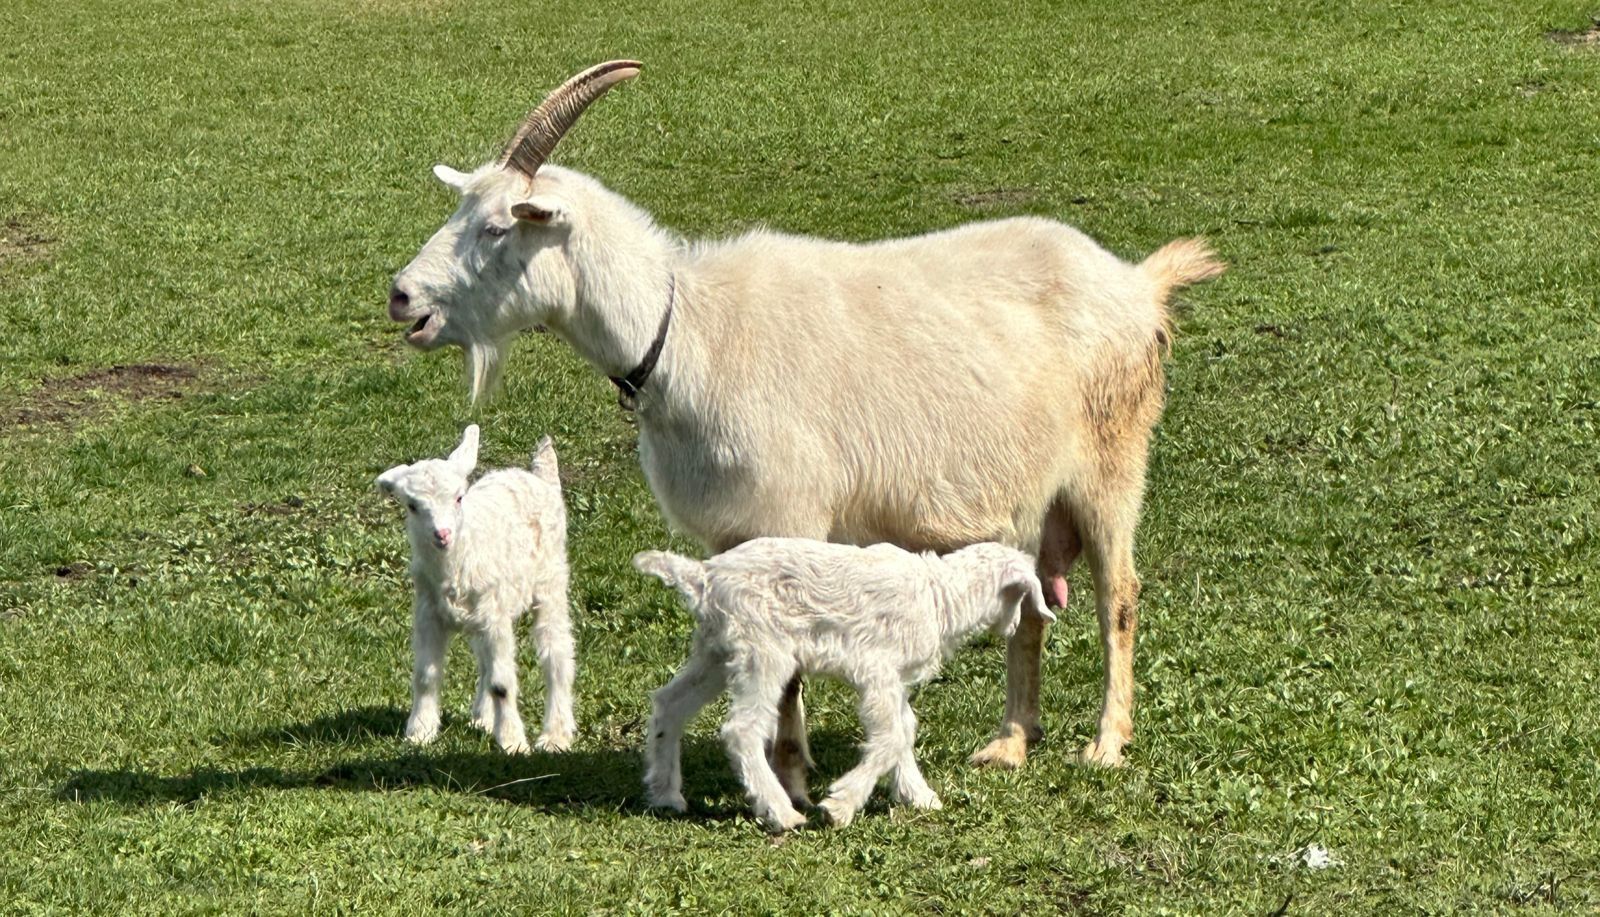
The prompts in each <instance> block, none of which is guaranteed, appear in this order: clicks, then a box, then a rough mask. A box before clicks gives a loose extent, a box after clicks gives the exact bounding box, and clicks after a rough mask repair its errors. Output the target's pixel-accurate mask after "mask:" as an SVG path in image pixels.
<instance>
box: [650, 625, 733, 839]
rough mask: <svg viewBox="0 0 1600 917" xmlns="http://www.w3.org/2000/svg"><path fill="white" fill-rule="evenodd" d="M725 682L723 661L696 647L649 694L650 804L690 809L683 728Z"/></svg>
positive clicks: (666, 807) (719, 692)
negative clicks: (685, 782) (668, 678)
mask: <svg viewBox="0 0 1600 917" xmlns="http://www.w3.org/2000/svg"><path fill="white" fill-rule="evenodd" d="M726 684H727V673H726V671H725V670H724V668H723V664H722V661H721V660H719V659H715V658H713V657H712V656H711V654H710V653H709V652H705V651H703V650H702V649H701V648H700V647H699V646H696V647H695V649H694V651H693V653H692V654H691V655H690V656H689V659H688V661H686V662H685V663H684V664H683V667H682V668H680V669H679V670H678V674H676V675H674V676H673V677H672V680H671V681H669V682H667V683H666V684H665V685H662V686H661V687H660V688H659V689H658V690H657V691H656V693H654V694H652V695H651V696H650V707H651V710H650V728H649V731H648V732H646V733H645V746H644V747H645V752H644V755H645V775H644V786H645V799H646V801H647V802H648V803H649V804H650V805H652V806H658V807H660V808H665V809H673V810H675V811H678V812H683V811H687V810H688V808H689V803H688V801H687V800H685V799H684V798H683V765H682V743H683V730H684V727H685V726H686V725H687V724H688V722H689V721H690V720H691V719H693V718H694V715H695V714H696V713H699V712H700V710H701V708H703V707H705V705H706V704H709V703H711V701H712V700H714V699H715V698H716V696H717V695H718V694H721V693H722V689H723V687H724V686H725V685H726Z"/></svg>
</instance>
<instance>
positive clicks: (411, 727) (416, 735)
mask: <svg viewBox="0 0 1600 917" xmlns="http://www.w3.org/2000/svg"><path fill="white" fill-rule="evenodd" d="M438 737H439V724H438V723H437V722H434V723H407V724H406V741H407V742H410V743H411V744H412V745H426V744H428V743H429V742H432V741H433V740H434V739H437V738H438Z"/></svg>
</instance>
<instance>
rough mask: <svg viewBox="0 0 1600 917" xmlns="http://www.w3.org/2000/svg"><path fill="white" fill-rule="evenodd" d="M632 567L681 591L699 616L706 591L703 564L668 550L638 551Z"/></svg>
mask: <svg viewBox="0 0 1600 917" xmlns="http://www.w3.org/2000/svg"><path fill="white" fill-rule="evenodd" d="M633 568H634V569H635V570H638V571H639V572H640V573H646V574H649V575H650V576H653V577H655V578H656V579H659V580H661V581H662V582H663V583H666V584H667V585H668V586H671V587H673V588H675V589H677V590H678V591H679V592H681V593H683V597H684V599H685V600H686V601H687V602H688V604H689V610H690V611H692V612H694V613H695V617H699V616H700V599H701V597H702V596H704V595H705V591H706V565H705V564H703V563H701V562H700V561H698V560H694V559H693V558H689V557H684V556H683V555H681V554H673V553H671V552H669V551H640V552H639V553H637V554H635V555H633Z"/></svg>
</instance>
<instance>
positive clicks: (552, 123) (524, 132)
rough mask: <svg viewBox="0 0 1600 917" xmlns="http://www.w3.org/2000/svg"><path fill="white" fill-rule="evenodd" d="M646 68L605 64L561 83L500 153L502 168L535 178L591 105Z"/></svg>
mask: <svg viewBox="0 0 1600 917" xmlns="http://www.w3.org/2000/svg"><path fill="white" fill-rule="evenodd" d="M643 67H644V64H641V63H639V62H638V61H636V60H614V61H606V62H605V63H603V64H596V65H595V66H593V67H590V68H589V69H588V70H585V71H583V72H582V73H580V74H578V75H577V76H575V77H573V78H572V79H570V80H567V81H566V82H565V83H562V84H561V86H560V87H559V88H557V89H556V91H555V92H552V93H550V95H548V96H546V97H545V100H544V101H543V102H540V103H539V107H538V108H535V109H534V110H533V111H530V112H528V116H527V117H526V118H523V119H522V125H521V126H520V127H518V128H517V133H516V135H515V136H513V137H512V138H511V142H510V143H508V144H506V150H505V152H504V153H501V154H500V167H501V168H505V169H512V170H515V171H517V172H521V173H522V174H523V175H526V176H528V177H529V178H532V177H533V173H535V172H537V171H538V170H539V166H541V165H543V164H544V161H545V159H546V158H547V157H548V156H549V155H550V151H551V150H554V149H555V148H556V144H557V143H560V142H561V137H562V135H563V134H565V133H566V132H567V130H568V129H569V128H571V127H572V125H573V124H574V123H575V122H577V120H578V116H580V115H582V114H583V110H584V109H585V108H588V107H589V103H590V102H593V101H594V100H595V99H598V98H600V97H601V96H603V95H605V94H606V90H608V89H610V88H611V87H612V86H615V85H616V84H618V83H620V82H622V81H623V80H628V79H632V78H634V77H636V76H638V75H639V70H640V69H641V68H643Z"/></svg>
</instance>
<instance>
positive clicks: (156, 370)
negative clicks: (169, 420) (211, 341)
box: [0, 363, 199, 433]
mask: <svg viewBox="0 0 1600 917" xmlns="http://www.w3.org/2000/svg"><path fill="white" fill-rule="evenodd" d="M198 377H199V373H198V372H197V371H196V370H195V369H193V368H192V367H188V366H173V365H169V364H165V363H135V364H130V365H126V366H112V367H110V368H109V369H92V370H89V371H88V372H82V373H79V374H77V375H75V376H63V377H61V378H59V379H44V380H41V381H40V384H39V387H38V388H36V389H34V390H33V391H31V392H27V393H25V394H23V395H22V396H21V398H20V399H19V400H18V404H16V405H15V406H5V407H0V433H5V432H6V431H8V430H12V429H15V428H19V427H21V428H30V427H41V426H48V425H52V424H66V425H69V426H70V425H71V424H73V423H76V422H78V421H81V420H83V419H84V418H86V417H89V416H91V415H93V414H95V413H96V412H98V411H99V410H101V409H102V408H103V407H105V406H106V405H107V403H108V402H109V401H110V400H111V399H116V400H119V401H124V402H136V401H153V400H154V401H177V400H178V399H180V398H182V397H183V395H184V390H185V389H186V388H187V387H188V386H189V385H190V384H191V383H193V382H194V380H195V379H197V378H198Z"/></svg>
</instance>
